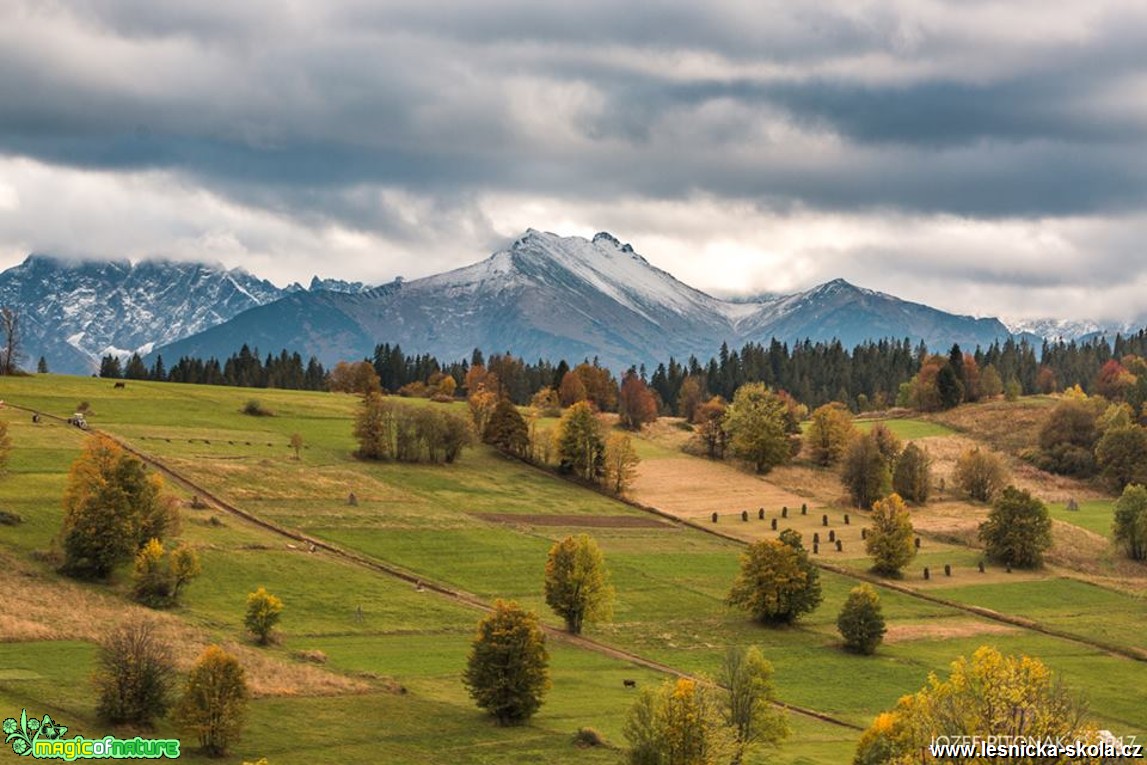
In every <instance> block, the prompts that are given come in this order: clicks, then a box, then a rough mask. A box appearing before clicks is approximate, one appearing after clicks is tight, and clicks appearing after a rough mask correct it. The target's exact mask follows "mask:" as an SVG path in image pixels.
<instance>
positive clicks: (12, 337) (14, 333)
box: [0, 306, 23, 375]
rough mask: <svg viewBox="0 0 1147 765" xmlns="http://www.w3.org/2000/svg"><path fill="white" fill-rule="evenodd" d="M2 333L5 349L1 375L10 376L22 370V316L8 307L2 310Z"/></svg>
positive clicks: (0, 353) (0, 356)
mask: <svg viewBox="0 0 1147 765" xmlns="http://www.w3.org/2000/svg"><path fill="white" fill-rule="evenodd" d="M0 332H3V333H4V347H3V348H2V349H0V375H10V374H12V373H13V372H16V371H17V370H18V369H19V368H20V357H21V356H22V355H23V353H22V351H21V349H20V340H21V338H20V314H19V313H17V312H16V311H13V310H12V309H11V308H9V307H8V306H4V307H3V308H0Z"/></svg>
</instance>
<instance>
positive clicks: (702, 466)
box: [621, 457, 1147, 661]
mask: <svg viewBox="0 0 1147 765" xmlns="http://www.w3.org/2000/svg"><path fill="white" fill-rule="evenodd" d="M683 462H688V463H690V464H689V465H688V466H686V465H684V464H682V463H683ZM658 463H668V465H667V466H666V467H658ZM640 470H641V472H642V474H641V475H639V477H638V479H637V480H636V481H635V482H634V485H633V490H632V492H631V497H630V498H624V497H623V498H621V501H623V502H626V503H627V504H629V505H630V506H631V507H635V508H637V509H638V510H642V511H644V512H648V513H653V514H655V515H658V516H660V517H662V518H668V519H672V520H677V521H679V522H680V523H683V524H685V525H687V526H689V527H691V528H694V529H696V530H698V531H703V532H704V533H706V534H712V535H713V536H717V537H721V538H722V539H728V540H730V541H733V542H740V543H742V544H746V543H747V541H751V537H749V538H748V539H747V536H748V535H751V534H752V533H753V532H749V531H746V529H745V528H743V527H741V525H740V524H728V523H726V524H724V526H722V525H721V524H713V523H712V522H711V521H710V520H709V519H710V513H705V512H700V513H698V512H695V511H693V510H690V509H689V508H687V507H684V502H683V500H682V501H681V502H678V500H677V497H678V496H679V492H688V491H689V489H688V488H687V487H682V486H680V485H678V486H677V487H676V490H675V491H670V490H667V489H665V488H662V487H661V486H659V485H658V484H657V483H655V482H654V479H655V477H664V476H667V475H669V476H676V478H675V479H673V480H676V481H679V482H681V481H685V482H688V483H690V484H691V485H692V486H695V487H701V488H704V489H705V491H707V492H708V493H709V495H710V498H709V499H708V500H707V504H706V507H715V506H716V504H721V505H723V506H724V508H725V509H724V510H715V512H718V513H728V512H731V511H737V510H741V509H742V505H743V506H744V509H748V508H749V507H755V506H758V505H762V504H763V503H764V500H765V499H766V498H772V499H773V502H774V504H773V507H774V508H775V506H776V505H777V504H781V503H784V504H787V505H788V506H789V507H790V508H792V507H795V506H798V505H799V504H800V503H801V502H802V499H801V498H800V497H799V496H797V495H795V494H792V493H791V492H787V491H785V490H784V489H781V488H779V487H776V486H771V484H769V483H768V482H767V481H764V480H762V479H760V478H758V477H756V476H750V475H747V474H745V473H741V472H740V471H738V470H737V469H735V468H733V467H730V466H728V465H724V464H720V463H714V462H711V461H709V460H706V459H702V458H700V457H672V458H666V459H657V460H647V461H645V462H643V463H642V464H641V468H640ZM770 487H771V492H770ZM726 492H728V494H727V493H726ZM713 496H717V497H719V498H720V500H721V501H720V502H719V503H718V502H716V501H715V500H714V499H713V498H712V497H713ZM727 497H732V498H733V499H735V500H736V502H734V501H732V500H730V499H727ZM750 497H759V498H760V499H759V501H756V502H754V501H752V500H751V499H750ZM786 497H787V499H786ZM738 502H739V503H740V504H737V503H738ZM669 507H679V508H683V509H681V510H680V511H679V512H673V511H672V510H670V509H668V508H669ZM711 512H714V511H711ZM809 512H810V513H812V512H813V511H812V509H811V507H810V511H809ZM817 512H818V513H819V509H818V510H817ZM730 528H731V529H732V531H730V530H729V529H730ZM749 528H752V527H751V526H750V527H749ZM854 528H855V527H854ZM813 563H814V564H815V565H817V566H819V567H820V568H822V569H825V570H826V571H831V572H833V573H834V574H839V575H841V576H845V577H848V578H850V579H854V580H858V581H862V582H867V583H869V584H871V585H872V586H874V587H881V588H884V589H888V590H895V591H896V592H899V593H901V594H903V595H907V596H909V597H913V598H917V599H919V600H923V601H927V602H929V603H935V604H936V605H941V606H945V607H948V608H953V609H956V610H959V611H963V612H965V613H968V614H972V615H974V616H979V617H982V618H984V619H989V620H991V621H993V622H997V623H999V624H1004V625H1008V626H1010V627H1018V628H1020V629H1025V630H1030V631H1032V632H1036V633H1039V634H1042V635H1047V636H1049V637H1055V638H1060V639H1062V640H1068V641H1071V642H1073V643H1077V644H1079V645H1085V646H1087V647H1089V648H1094V649H1096V650H1098V651H1102V652H1104V653H1107V654H1110V655H1112V656H1120V657H1122V658H1126V659H1133V660H1135V661H1147V651H1144V650H1141V649H1138V648H1134V647H1131V646H1124V645H1116V644H1112V643H1107V642H1105V641H1101V640H1095V639H1094V638H1090V637H1087V636H1084V635H1078V634H1075V633H1071V632H1064V631H1062V630H1058V629H1055V628H1052V627H1048V626H1046V625H1043V624H1040V623H1039V622H1036V621H1034V620H1031V619H1026V618H1024V617H1021V616H1014V615H1012V614H1007V613H1003V612H1000V611H995V610H993V609H990V608H983V607H981V606H975V605H971V604H967V603H959V602H956V601H953V600H947V599H945V598H942V597H939V596H936V595H930V594H927V593H924V592H921V591H919V590H917V589H916V588H914V587H911V586H909V585H906V584H901V583H898V582H890V581H888V580H887V579H883V578H880V577H877V576H875V575H870V574H867V573H862V572H858V571H853V570H850V569H847V568H845V567H843V566H838V565H835V564H833V563H828V562H825V561H824V560H823V558H816V557H814V558H813Z"/></svg>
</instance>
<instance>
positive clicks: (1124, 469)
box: [1095, 425, 1147, 491]
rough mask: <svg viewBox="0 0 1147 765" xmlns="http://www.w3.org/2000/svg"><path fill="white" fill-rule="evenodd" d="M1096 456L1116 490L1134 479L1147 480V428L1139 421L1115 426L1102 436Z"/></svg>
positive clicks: (1105, 475)
mask: <svg viewBox="0 0 1147 765" xmlns="http://www.w3.org/2000/svg"><path fill="white" fill-rule="evenodd" d="M1095 459H1096V461H1097V462H1098V463H1099V467H1100V469H1101V471H1102V473H1103V478H1104V480H1106V481H1107V483H1108V484H1109V485H1110V486H1111V488H1113V489H1115V490H1116V491H1122V490H1123V487H1125V486H1127V485H1128V484H1130V483H1139V484H1142V483H1147V429H1144V428H1142V427H1140V426H1138V425H1126V426H1124V427H1115V428H1111V429H1110V430H1108V431H1107V432H1106V433H1104V434H1103V438H1101V439H1099V443H1098V444H1097V445H1096V447H1095Z"/></svg>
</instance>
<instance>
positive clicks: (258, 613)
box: [243, 587, 283, 645]
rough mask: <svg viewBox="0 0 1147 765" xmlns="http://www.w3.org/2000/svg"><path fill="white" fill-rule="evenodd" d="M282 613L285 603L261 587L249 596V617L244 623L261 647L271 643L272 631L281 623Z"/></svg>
mask: <svg viewBox="0 0 1147 765" xmlns="http://www.w3.org/2000/svg"><path fill="white" fill-rule="evenodd" d="M282 613H283V601H281V600H279V599H278V598H277V597H275V596H274V595H272V594H271V593H269V592H267V590H266V589H264V588H263V587H259V589H257V590H255V591H254V592H252V593H249V594H248V595H247V616H246V618H245V619H244V620H243V623H244V625H246V627H247V631H248V632H250V633H251V634H252V635H254V636H255V639H256V640H257V641H258V643H259V645H267V643H269V642H270V641H271V631H272V630H274V629H275V625H276V624H278V623H279V617H280V616H281V615H282Z"/></svg>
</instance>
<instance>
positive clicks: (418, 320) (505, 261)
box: [161, 230, 1008, 370]
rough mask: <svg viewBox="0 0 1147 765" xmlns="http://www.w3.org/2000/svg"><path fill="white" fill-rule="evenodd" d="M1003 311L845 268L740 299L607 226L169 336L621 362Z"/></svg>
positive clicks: (209, 347)
mask: <svg viewBox="0 0 1147 765" xmlns="http://www.w3.org/2000/svg"><path fill="white" fill-rule="evenodd" d="M1007 335H1008V331H1007V329H1006V328H1005V327H1004V326H1003V325H1002V324H1001V323H1000V322H998V321H996V320H994V319H974V318H972V317H968V316H955V315H952V314H947V313H944V312H942V311H937V310H935V309H932V308H929V307H927V306H922V305H919V304H915V303H907V302H905V301H901V300H898V299H897V298H894V297H892V296H890V295H884V294H882V293H878V292H873V291H870V290H863V289H859V288H857V287H854V286H852V285H850V284H848V283H847V282H844V281H842V280H837V281H834V282H829V283H828V284H825V285H821V286H820V287H817V288H814V289H812V290H809V291H807V292H803V293H799V294H797V295H790V296H784V297H778V298H769V299H765V300H761V301H759V302H747V303H734V302H729V301H723V300H719V299H717V298H715V297H712V296H710V295H707V294H705V293H703V292H700V291H698V290H695V289H693V288H692V287H689V286H688V285H686V284H683V283H682V282H680V281H678V280H677V279H675V278H674V277H673V276H671V275H670V274H668V273H666V272H665V271H662V270H660V269H657V268H655V267H653V266H651V265H650V264H649V263H648V262H646V260H645V259H644V258H642V257H641V256H640V255H638V254H637V253H635V252H634V251H633V249H632V248H631V247H630V246H629V245H626V244H622V243H621V242H619V241H618V240H617V239H616V238H614V237H613V236H611V235H609V234H605V233H601V234H598V235H597V236H595V237H594V238H593V240H592V241H590V240H586V239H583V238H580V237H560V236H557V235H555V234H550V233H544V232H540V231H534V230H529V231H527V232H526V233H525V234H524V235H522V236H521V237H519V238H518V239H517V240H516V241H515V242H514V243H513V244H512V245H510V247H508V248H506V249H505V250H501V251H499V252H496V253H494V254H493V255H492V256H490V257H489V258H487V259H486V260H483V261H481V262H479V263H475V264H473V265H470V266H466V267H464V268H459V269H456V270H454V271H449V272H447V273H443V274H438V275H436V276H431V277H427V278H424V279H418V280H415V281H411V282H406V283H403V282H395V283H394V284H390V285H387V286H385V287H382V288H377V289H374V290H368V291H363V292H358V293H355V294H340V293H332V292H319V293H305V292H296V293H293V294H291V295H289V296H288V297H287V298H284V299H283V300H280V301H278V302H276V303H272V304H270V305H267V306H263V307H261V308H257V309H254V310H251V311H249V312H247V313H245V314H241V315H240V316H238V317H236V318H235V319H232V320H231V321H229V322H227V323H226V324H223V325H220V326H218V327H216V328H214V329H212V330H209V331H207V332H204V333H202V334H199V335H196V336H193V337H189V338H187V339H185V340H182V341H179V342H176V343H173V344H172V345H170V346H168V347H166V348H163V349H161V352H162V354H163V356H164V358H165V359H166V360H168V361H169V362H170V361H171V360H173V359H176V358H178V357H179V356H183V355H191V356H202V357H206V356H217V357H225V356H227V355H230V354H231V353H233V352H234V351H235V350H236V348H237V347H238V346H239V345H241V344H242V343H244V342H246V343H248V344H249V345H251V346H252V347H254V346H258V347H259V348H260V350H261V351H263V352H267V351H272V352H274V351H277V350H279V349H280V348H290V349H292V350H297V351H299V352H300V353H302V354H303V355H304V356H308V355H315V356H317V357H318V358H319V360H320V361H322V362H323V363H324V364H328V365H329V364H331V363H333V362H335V361H338V360H340V359H353V358H361V357H366V356H370V355H371V354H372V353H373V348H374V345H375V344H376V343H381V342H389V343H392V344H394V343H398V344H400V345H401V346H402V348H403V349H404V350H405V351H406V352H408V353H432V354H434V355H436V356H438V357H439V358H441V359H444V360H445V359H458V358H463V357H468V356H469V355H470V352H471V351H472V350H473V349H474V348H482V349H483V350H485V351H487V352H499V351H507V350H508V351H510V352H512V353H513V354H514V355H517V356H522V357H524V358H527V359H531V360H533V359H536V358H539V357H544V358H549V359H552V360H555V361H556V360H557V359H559V358H565V359H567V360H568V361H570V362H571V363H574V362H578V361H581V360H582V359H585V358H589V359H592V358H594V357H597V358H599V359H600V361H601V362H602V363H603V364H605V365H608V366H610V367H612V368H614V369H618V370H621V369H624V368H626V367H628V366H629V365H631V364H642V363H644V364H656V363H657V362H660V361H664V360H666V359H667V358H668V357H669V356H671V355H672V356H676V357H677V358H679V359H685V358H688V357H689V356H690V355H697V356H698V357H701V358H707V357H708V356H710V355H711V354H713V353H714V352H715V350H716V349H717V347H718V346H719V345H720V344H721V343H722V342H728V343H729V344H730V345H733V346H737V345H740V344H742V343H744V342H746V341H749V340H754V341H759V342H767V341H768V340H770V339H771V338H772V337H774V336H775V337H777V338H778V339H781V340H784V341H788V342H791V341H795V340H803V339H805V338H810V339H812V340H830V339H833V338H837V339H840V340H842V341H843V342H845V343H846V344H849V345H851V344H855V343H858V342H861V341H863V340H866V339H875V338H881V337H896V338H903V337H909V338H911V339H912V340H913V341H919V340H924V341H925V342H927V343H928V344H929V346H931V347H933V348H936V349H943V350H946V348H947V347H948V346H950V345H951V344H952V343H953V342H959V343H960V344H961V345H964V346H967V347H974V346H975V345H976V344H981V345H986V344H988V343H990V342H992V341H993V340H995V339H996V338H1001V337H1006V336H1007Z"/></svg>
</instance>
